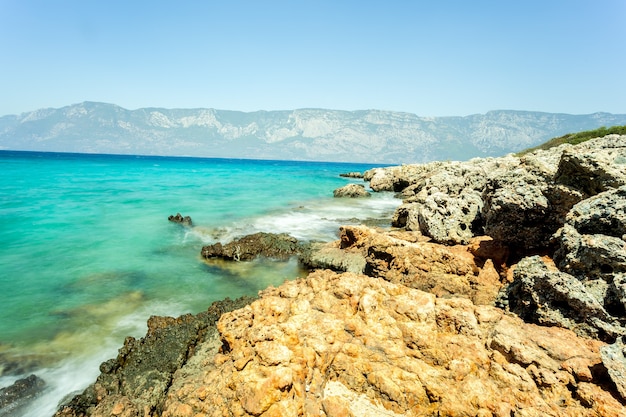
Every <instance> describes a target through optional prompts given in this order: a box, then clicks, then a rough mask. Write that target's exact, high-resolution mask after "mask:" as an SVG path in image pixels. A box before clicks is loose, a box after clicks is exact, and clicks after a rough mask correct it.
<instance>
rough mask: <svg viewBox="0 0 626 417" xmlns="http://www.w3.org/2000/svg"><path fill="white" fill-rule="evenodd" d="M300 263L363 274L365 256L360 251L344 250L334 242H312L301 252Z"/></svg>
mask: <svg viewBox="0 0 626 417" xmlns="http://www.w3.org/2000/svg"><path fill="white" fill-rule="evenodd" d="M299 259H300V263H302V265H304V266H305V267H307V268H310V269H331V270H333V271H338V272H353V273H356V274H362V273H363V271H364V270H365V264H366V262H365V257H364V256H363V255H362V254H361V253H359V252H351V251H347V250H343V249H341V248H339V247H337V246H334V245H333V243H317V242H316V243H311V244H309V245H307V246H306V247H305V248H304V249H303V250H302V253H301V254H300V258H299Z"/></svg>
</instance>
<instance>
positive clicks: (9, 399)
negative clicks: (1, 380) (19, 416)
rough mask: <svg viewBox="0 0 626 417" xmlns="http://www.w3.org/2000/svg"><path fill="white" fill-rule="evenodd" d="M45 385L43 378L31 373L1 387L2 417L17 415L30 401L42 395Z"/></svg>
mask: <svg viewBox="0 0 626 417" xmlns="http://www.w3.org/2000/svg"><path fill="white" fill-rule="evenodd" d="M45 387H46V382H45V381H44V380H43V379H41V378H39V377H38V376H36V375H29V376H28V377H26V378H22V379H18V380H17V381H15V382H14V383H13V384H12V385H10V386H8V387H6V388H2V389H0V417H10V416H12V415H15V414H16V413H17V412H18V411H21V409H22V408H23V407H25V406H26V405H28V403H29V402H30V401H32V400H33V399H35V398H37V397H38V396H39V395H41V393H42V392H43V391H44V389H45Z"/></svg>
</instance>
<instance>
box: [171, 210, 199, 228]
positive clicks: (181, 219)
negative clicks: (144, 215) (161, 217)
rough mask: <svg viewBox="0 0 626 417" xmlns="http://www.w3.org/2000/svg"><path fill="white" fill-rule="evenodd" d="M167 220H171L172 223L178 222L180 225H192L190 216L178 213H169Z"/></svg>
mask: <svg viewBox="0 0 626 417" xmlns="http://www.w3.org/2000/svg"><path fill="white" fill-rule="evenodd" d="M167 220H169V221H171V222H172V223H178V224H180V225H182V226H192V225H193V222H192V221H191V217H189V216H183V215H182V214H180V213H176V215H175V216H174V215H170V216H168V217H167Z"/></svg>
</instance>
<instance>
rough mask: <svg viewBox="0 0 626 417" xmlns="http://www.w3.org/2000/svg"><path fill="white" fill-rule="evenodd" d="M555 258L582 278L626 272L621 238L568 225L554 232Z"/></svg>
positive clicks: (561, 265) (562, 265) (625, 257)
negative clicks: (590, 232) (580, 229)
mask: <svg viewBox="0 0 626 417" xmlns="http://www.w3.org/2000/svg"><path fill="white" fill-rule="evenodd" d="M555 240H556V241H557V242H558V247H557V249H556V251H555V253H554V261H555V262H556V263H557V265H558V266H559V269H560V270H562V271H564V272H567V273H568V274H572V275H575V276H577V277H580V278H581V279H582V278H602V277H603V276H609V275H611V274H613V273H615V272H626V248H625V246H624V245H625V242H624V241H623V240H622V239H621V238H617V237H613V236H607V235H603V234H593V235H592V234H580V233H579V232H578V231H577V230H576V229H575V228H574V227H573V226H570V225H569V224H567V225H565V226H563V227H562V228H561V229H559V231H558V232H557V233H556V235H555Z"/></svg>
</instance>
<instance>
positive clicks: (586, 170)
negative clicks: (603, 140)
mask: <svg viewBox="0 0 626 417" xmlns="http://www.w3.org/2000/svg"><path fill="white" fill-rule="evenodd" d="M555 181H556V182H557V183H559V184H565V185H569V186H570V187H573V188H576V189H578V190H580V191H582V192H584V193H585V194H587V195H588V196H593V195H596V194H599V193H601V192H603V191H607V190H610V189H613V188H617V187H620V186H622V185H625V184H626V148H610V149H598V148H595V149H591V150H590V151H585V148H584V147H581V148H577V147H572V148H570V149H567V150H566V151H564V152H563V155H562V156H561V159H560V161H559V168H558V171H557V173H556V175H555Z"/></svg>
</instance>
